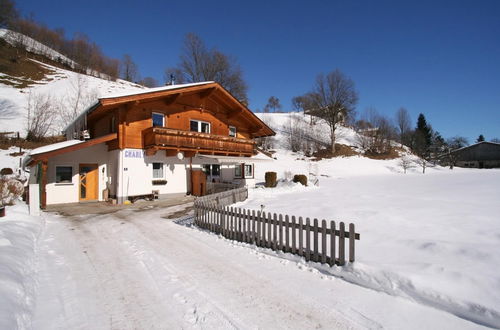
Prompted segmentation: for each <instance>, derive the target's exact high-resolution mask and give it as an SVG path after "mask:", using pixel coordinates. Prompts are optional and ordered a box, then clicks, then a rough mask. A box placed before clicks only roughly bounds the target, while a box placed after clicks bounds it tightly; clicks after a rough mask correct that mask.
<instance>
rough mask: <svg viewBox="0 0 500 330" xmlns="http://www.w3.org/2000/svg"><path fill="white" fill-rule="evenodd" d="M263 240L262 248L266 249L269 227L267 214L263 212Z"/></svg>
mask: <svg viewBox="0 0 500 330" xmlns="http://www.w3.org/2000/svg"><path fill="white" fill-rule="evenodd" d="M261 214H262V218H261V219H262V238H261V241H260V243H261V246H262V247H266V245H267V243H266V242H267V236H266V227H267V218H266V212H262V213H261Z"/></svg>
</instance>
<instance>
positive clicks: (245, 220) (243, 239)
mask: <svg viewBox="0 0 500 330" xmlns="http://www.w3.org/2000/svg"><path fill="white" fill-rule="evenodd" d="M248 212H250V210H248ZM247 214H248V213H247V210H246V209H243V214H242V217H243V228H242V234H243V235H242V241H243V242H246V241H247Z"/></svg>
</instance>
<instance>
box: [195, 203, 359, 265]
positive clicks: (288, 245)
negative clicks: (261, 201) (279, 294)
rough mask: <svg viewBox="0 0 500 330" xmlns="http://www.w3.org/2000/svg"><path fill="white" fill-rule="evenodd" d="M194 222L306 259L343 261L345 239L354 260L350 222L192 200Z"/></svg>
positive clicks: (325, 262) (351, 225) (340, 262)
mask: <svg viewBox="0 0 500 330" xmlns="http://www.w3.org/2000/svg"><path fill="white" fill-rule="evenodd" d="M194 221H195V224H196V225H197V226H198V227H200V228H204V229H208V230H210V231H212V232H214V233H217V234H220V235H223V236H224V237H226V238H229V239H233V240H236V241H239V242H246V243H251V244H255V245H257V246H260V247H266V248H271V249H273V250H275V251H283V252H287V253H292V254H297V255H299V256H301V257H304V258H305V259H306V261H310V260H311V261H315V262H321V263H323V264H329V265H330V266H333V265H334V264H336V265H339V266H342V265H345V263H346V251H345V244H346V240H347V241H348V249H349V262H354V260H355V246H354V242H355V240H359V239H360V235H359V234H358V233H356V232H355V228H354V224H352V223H350V224H349V228H348V231H346V228H345V224H344V222H340V223H339V224H338V227H337V226H336V224H335V221H330V222H329V223H327V221H326V220H321V222H319V221H318V219H313V220H312V222H311V220H310V219H309V218H305V220H304V219H303V218H302V217H298V218H297V217H295V216H291V217H290V216H288V215H282V214H276V213H273V214H271V213H266V212H260V211H255V210H245V209H241V208H233V207H224V206H214V205H213V204H207V203H204V202H203V201H200V200H196V201H195V219H194Z"/></svg>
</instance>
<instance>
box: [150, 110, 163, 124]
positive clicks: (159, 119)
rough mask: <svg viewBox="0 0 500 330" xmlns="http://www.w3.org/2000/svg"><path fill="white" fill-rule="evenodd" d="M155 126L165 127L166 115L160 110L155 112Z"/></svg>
mask: <svg viewBox="0 0 500 330" xmlns="http://www.w3.org/2000/svg"><path fill="white" fill-rule="evenodd" d="M152 119H153V127H165V115H164V114H162V113H158V112H153V114H152Z"/></svg>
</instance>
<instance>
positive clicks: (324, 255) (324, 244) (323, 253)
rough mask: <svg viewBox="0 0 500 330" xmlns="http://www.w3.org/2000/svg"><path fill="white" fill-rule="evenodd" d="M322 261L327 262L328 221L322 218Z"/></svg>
mask: <svg viewBox="0 0 500 330" xmlns="http://www.w3.org/2000/svg"><path fill="white" fill-rule="evenodd" d="M321 263H322V264H326V221H325V219H323V220H321Z"/></svg>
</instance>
